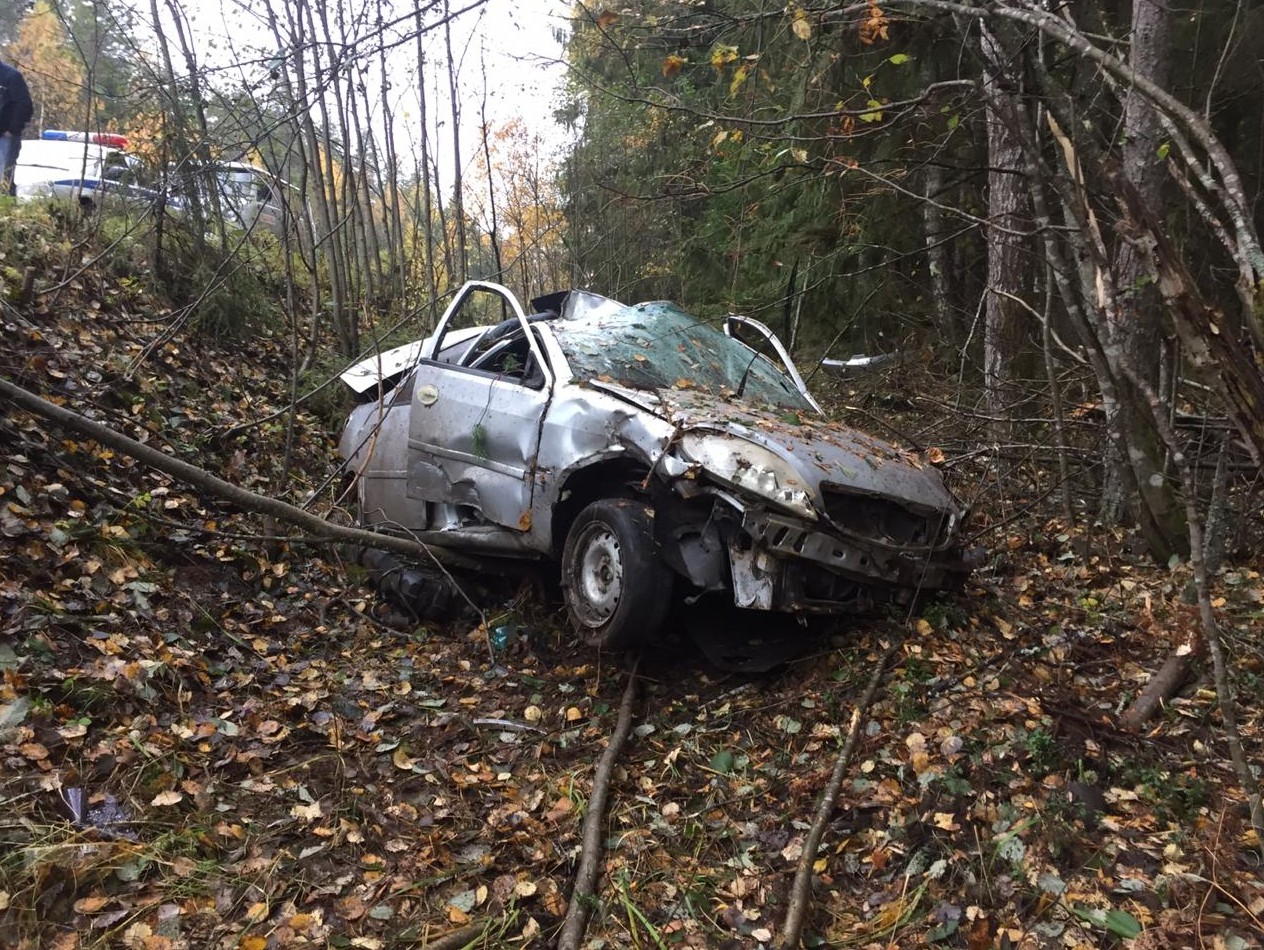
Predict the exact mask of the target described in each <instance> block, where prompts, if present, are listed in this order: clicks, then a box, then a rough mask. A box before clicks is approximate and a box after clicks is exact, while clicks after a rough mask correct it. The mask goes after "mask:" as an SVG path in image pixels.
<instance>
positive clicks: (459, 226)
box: [443, 0, 470, 283]
mask: <svg viewBox="0 0 1264 950" xmlns="http://www.w3.org/2000/svg"><path fill="white" fill-rule="evenodd" d="M443 15H444V23H443V38H444V42H445V44H446V46H447V53H448V95H449V102H450V105H451V110H452V167H453V181H452V214H453V216H454V218H455V224H456V264H457V267H458V270H457V272H456V274H452V273H451V272H449V274H448V277H449V279H452V278H453V277H456V278H458V279H457V280H456V281H455V282H456V283H464V282H465V280H466V279H467V278H468V277H469V273H470V264H469V257H468V249H467V247H466V243H465V241H466V239H465V197H464V195H462V193H461V190H462V184H461V178H462V172H463V169H462V168H461V100H460V98H459V96H458V94H457V73H458V69H457V63H456V59H455V58H454V57H453V56H452V23H451V21H450V20H449V19H448V17H450V16H451V9H450V4H449V2H448V0H444V3H443Z"/></svg>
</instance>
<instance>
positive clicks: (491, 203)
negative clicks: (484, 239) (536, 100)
mask: <svg viewBox="0 0 1264 950" xmlns="http://www.w3.org/2000/svg"><path fill="white" fill-rule="evenodd" d="M482 66H483V99H482V101H481V102H480V103H479V120H480V122H481V124H482V134H483V161H484V162H485V163H486V165H487V208H488V212H489V214H490V224H491V227H490V228H489V229H488V232H487V236H488V238H489V239H490V240H491V243H492V256H493V257H494V258H495V260H496V279H497V280H499V281H503V280H505V264H504V261H503V260H501V256H500V224H499V222H498V221H497V220H496V173H495V170H494V169H493V168H492V148H491V145H490V143H489V142H488V139H489V138H490V137H491V130H490V129H489V128H488V127H487V60H486V59H485V58H484V59H483V60H482Z"/></svg>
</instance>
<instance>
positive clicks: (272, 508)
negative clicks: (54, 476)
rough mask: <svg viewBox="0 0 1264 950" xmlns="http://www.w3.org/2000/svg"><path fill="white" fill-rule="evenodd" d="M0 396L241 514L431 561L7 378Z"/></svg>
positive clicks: (413, 545)
mask: <svg viewBox="0 0 1264 950" xmlns="http://www.w3.org/2000/svg"><path fill="white" fill-rule="evenodd" d="M0 396H3V397H4V398H5V399H7V400H8V401H10V402H12V403H14V404H16V405H18V406H21V407H22V408H23V409H26V410H28V411H30V412H33V413H35V414H36V415H38V416H42V417H44V418H45V419H48V420H50V421H52V422H55V423H57V424H58V425H61V426H65V427H66V428H67V429H71V430H73V431H75V432H78V433H79V434H80V435H84V436H87V437H88V438H90V439H93V440H95V441H96V442H98V443H100V444H101V445H104V446H108V447H109V448H112V449H114V450H115V451H117V452H122V453H123V454H124V455H129V456H131V457H132V458H134V459H136V460H137V461H139V462H143V463H144V464H145V465H148V466H149V467H150V468H154V469H157V470H158V471H160V472H164V473H165V474H167V475H170V476H171V477H172V478H177V479H179V480H180V481H182V482H185V483H187V484H189V485H193V486H194V487H196V488H201V489H202V490H204V491H206V492H209V493H210V494H212V495H215V496H216V497H219V498H222V499H224V500H225V501H228V502H231V503H232V504H234V505H236V506H237V507H238V508H241V509H243V510H244V511H253V512H255V513H256V514H261V515H270V516H272V517H273V518H276V519H277V520H278V521H284V522H286V523H287V524H292V525H295V526H297V527H300V528H303V529H304V530H306V531H309V532H311V533H312V534H313V535H314V536H315V537H317V538H319V539H321V540H324V541H345V542H347V543H349V544H359V545H364V546H366V547H372V548H378V549H380V550H385V551H397V552H399V553H400V554H410V555H412V556H414V557H422V558H426V559H428V560H436V558H435V555H434V553H433V552H432V551H431V549H430V548H428V547H427V546H426V545H424V544H422V543H421V542H419V541H413V540H411V539H409V538H403V537H398V536H392V535H385V534H378V533H377V532H374V531H364V530H362V529H360V528H349V527H344V526H342V525H336V524H333V523H331V522H328V521H326V520H324V519H323V518H321V517H319V516H317V515H314V514H312V513H311V512H310V511H304V510H303V509H302V508H297V507H295V506H294V505H290V504H286V503H285V502H283V501H280V500H278V499H276V498H268V497H267V496H266V495H258V494H255V493H254V492H252V491H248V490H247V489H245V488H241V487H239V486H237V485H234V484H232V483H231V482H226V481H224V480H223V479H222V478H218V477H216V476H215V475H212V474H211V473H210V472H208V471H206V470H205V469H202V468H198V467H197V466H196V465H190V464H189V463H188V462H182V461H181V460H180V459H177V458H173V457H172V456H170V455H168V454H167V453H165V452H162V451H160V450H159V449H155V448H154V447H153V446H149V445H145V444H144V443H143V442H137V441H136V440H135V439H132V438H129V437H128V436H125V435H123V434H122V433H121V432H117V431H115V430H114V429H111V428H110V427H109V426H106V425H102V424H101V423H99V422H95V421H93V420H92V419H88V418H86V417H85V416H81V415H80V414H79V413H77V412H73V411H71V410H70V409H66V408H64V407H62V406H58V405H56V404H55V403H51V402H49V401H48V400H47V399H42V398H41V397H39V396H37V395H35V394H34V393H32V392H29V391H27V390H25V389H23V388H22V387H21V386H17V385H15V384H14V383H11V382H10V381H9V380H7V379H3V378H0Z"/></svg>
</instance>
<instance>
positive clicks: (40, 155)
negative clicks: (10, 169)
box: [18, 139, 121, 168]
mask: <svg viewBox="0 0 1264 950" xmlns="http://www.w3.org/2000/svg"><path fill="white" fill-rule="evenodd" d="M111 152H119V153H120V154H121V149H117V148H109V147H107V146H104V145H97V144H96V143H93V142H64V141H58V140H56V139H30V140H29V141H24V142H23V143H22V149H21V151H19V152H18V164H19V165H57V166H59V167H63V168H66V167H70V166H72V165H74V166H78V165H80V164H81V163H82V162H83V160H84V158H85V157H86V158H87V159H88V160H90V161H100V160H101V159H102V158H104V157H105V156H106V155H108V154H110V153H111Z"/></svg>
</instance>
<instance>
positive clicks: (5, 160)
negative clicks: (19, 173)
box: [0, 132, 22, 196]
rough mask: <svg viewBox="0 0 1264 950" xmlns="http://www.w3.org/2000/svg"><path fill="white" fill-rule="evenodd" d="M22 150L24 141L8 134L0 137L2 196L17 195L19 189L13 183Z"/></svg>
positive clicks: (0, 182)
mask: <svg viewBox="0 0 1264 950" xmlns="http://www.w3.org/2000/svg"><path fill="white" fill-rule="evenodd" d="M21 148H22V140H21V139H19V138H18V137H17V136H16V135H10V134H9V133H8V132H6V133H4V134H3V135H0V195H10V196H12V195H15V194H17V188H16V186H15V183H14V181H13V170H14V168H15V167H16V166H17V163H18V151H19V150H20V149H21Z"/></svg>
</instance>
